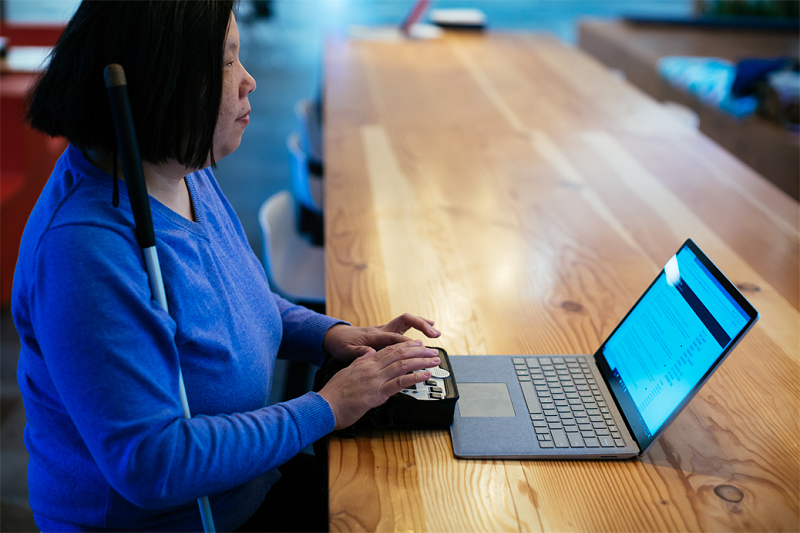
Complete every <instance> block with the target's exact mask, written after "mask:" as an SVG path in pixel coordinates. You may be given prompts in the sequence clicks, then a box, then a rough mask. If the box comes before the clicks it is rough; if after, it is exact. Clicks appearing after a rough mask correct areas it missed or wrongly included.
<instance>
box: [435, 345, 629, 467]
mask: <svg viewBox="0 0 800 533" xmlns="http://www.w3.org/2000/svg"><path fill="white" fill-rule="evenodd" d="M543 357H544V358H552V357H562V358H566V359H570V360H571V361H576V360H577V361H585V363H586V366H587V367H588V368H589V369H590V370H591V372H592V374H593V375H594V378H595V382H596V384H597V386H598V389H599V390H600V392H601V393H602V395H603V399H604V400H605V404H606V406H607V408H608V411H609V413H610V414H611V416H612V417H613V421H614V424H615V425H616V427H617V428H618V431H619V433H620V434H621V436H622V440H623V441H624V446H614V447H601V446H597V447H588V446H582V447H572V446H569V447H557V446H553V445H552V444H549V445H547V446H552V447H543V446H540V441H539V440H538V438H537V433H536V428H535V427H534V424H533V422H532V417H531V413H529V408H528V405H527V404H526V402H525V397H524V396H523V392H522V388H521V386H520V383H519V381H518V379H517V372H516V371H515V366H514V363H513V362H514V361H515V360H517V361H519V359H518V358H523V359H525V360H527V359H530V358H536V359H537V360H543V359H542V358H543ZM450 363H451V365H452V367H453V373H454V375H455V376H457V377H458V389H459V395H460V398H459V401H458V404H457V405H456V410H455V416H454V418H453V424H452V426H450V435H451V437H452V441H453V451H454V453H455V455H456V456H457V457H462V458H465V459H627V458H630V457H634V456H636V455H638V454H639V452H640V450H639V447H638V446H637V445H636V442H635V440H634V439H633V438H632V437H631V435H630V433H629V431H628V428H627V426H626V425H625V421H624V420H623V418H622V416H621V415H620V413H619V411H618V410H617V407H616V404H615V403H614V400H613V399H612V397H611V394H610V393H609V391H608V389H607V387H606V385H605V382H604V381H603V378H602V376H601V375H600V371H599V370H598V369H597V367H596V365H595V362H594V358H593V357H591V356H586V355H579V356H576V355H562V356H558V355H553V356H539V357H536V356H530V355H525V356H511V355H462V356H458V355H451V356H450ZM462 410H463V411H464V412H463V413H462ZM538 418H541V417H538ZM592 444H593V443H592Z"/></svg>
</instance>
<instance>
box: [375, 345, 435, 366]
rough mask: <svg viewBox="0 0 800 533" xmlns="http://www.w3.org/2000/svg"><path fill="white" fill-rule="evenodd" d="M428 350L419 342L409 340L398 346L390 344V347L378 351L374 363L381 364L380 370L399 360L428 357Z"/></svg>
mask: <svg viewBox="0 0 800 533" xmlns="http://www.w3.org/2000/svg"><path fill="white" fill-rule="evenodd" d="M428 350H429V348H425V347H424V346H423V345H422V341H421V340H419V339H416V340H410V341H406V342H402V343H399V344H392V345H391V346H386V347H384V348H383V349H381V350H378V354H377V356H376V361H380V362H381V368H386V367H387V366H389V365H390V364H392V363H394V362H395V361H397V360H400V359H410V358H414V357H425V356H428V355H429V354H428V353H427V351H428Z"/></svg>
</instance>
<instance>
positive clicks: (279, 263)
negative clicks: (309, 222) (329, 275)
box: [258, 191, 325, 303]
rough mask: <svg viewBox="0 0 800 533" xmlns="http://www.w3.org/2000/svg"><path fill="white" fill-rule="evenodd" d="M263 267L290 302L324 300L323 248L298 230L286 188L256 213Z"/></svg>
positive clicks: (281, 293) (275, 286)
mask: <svg viewBox="0 0 800 533" xmlns="http://www.w3.org/2000/svg"><path fill="white" fill-rule="evenodd" d="M258 222H259V225H260V226H261V236H262V244H263V247H264V251H263V261H264V270H265V271H266V273H267V279H268V280H269V284H270V287H271V288H272V290H273V291H275V292H276V293H278V294H279V295H280V296H283V297H284V298H286V299H287V300H290V301H292V302H309V303H324V302H325V249H324V248H323V247H322V246H313V245H311V244H310V243H309V242H308V241H307V240H306V239H304V238H303V236H302V235H301V234H300V233H299V232H298V231H297V220H296V214H295V206H294V199H293V198H292V195H291V193H289V191H281V192H279V193H276V194H275V195H273V196H271V197H270V198H269V199H268V200H267V201H266V202H264V203H263V204H262V205H261V208H260V209H259V212H258Z"/></svg>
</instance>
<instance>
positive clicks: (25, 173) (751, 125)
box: [0, 0, 800, 531]
mask: <svg viewBox="0 0 800 533" xmlns="http://www.w3.org/2000/svg"><path fill="white" fill-rule="evenodd" d="M414 3H415V2H414V1H413V0H273V1H248V0H241V2H240V6H239V16H238V19H239V30H240V35H241V54H240V58H241V61H242V63H243V64H244V65H245V67H246V68H247V69H248V70H249V71H250V73H251V74H252V75H253V77H254V78H255V79H256V82H257V84H258V88H257V89H256V91H255V92H254V93H253V94H252V95H250V102H251V105H252V113H251V116H250V117H251V121H250V125H249V127H248V128H247V131H246V133H245V135H244V138H243V140H242V144H241V146H240V148H239V150H238V151H237V152H235V153H234V154H233V155H231V156H229V157H227V158H226V159H224V160H223V161H221V162H219V164H218V168H217V170H216V176H217V178H218V180H219V182H220V185H221V187H222V189H223V191H224V193H225V194H226V196H227V197H228V199H229V200H230V202H231V204H232V205H233V207H234V209H235V210H236V212H237V213H238V215H239V217H240V219H241V221H242V224H243V225H244V228H245V231H246V232H247V236H248V239H249V241H250V244H251V246H252V248H253V250H254V252H255V253H256V254H257V255H258V256H259V257H261V254H262V234H261V228H260V225H259V219H258V215H259V209H260V207H261V206H262V204H263V203H264V202H265V200H267V199H268V198H270V197H272V196H273V195H274V194H276V193H278V192H279V191H283V190H289V191H293V192H294V190H293V189H294V188H295V187H296V185H295V184H294V182H293V180H292V173H293V172H295V171H296V169H293V167H292V165H293V164H296V163H297V161H296V158H295V159H292V156H291V155H290V152H289V150H288V149H287V139H288V138H289V137H290V135H292V134H293V133H296V132H299V133H301V138H302V137H303V135H302V133H303V132H302V130H304V129H305V130H306V132H305V137H307V136H308V131H307V129H308V128H309V127H311V128H312V129H313V128H315V127H316V128H317V129H319V128H320V126H319V123H318V122H315V121H313V120H312V121H311V122H312V123H311V125H310V126H309V120H308V119H309V117H308V116H306V118H305V123H304V122H303V119H302V117H300V119H299V118H298V113H297V111H298V108H297V104H298V102H302V101H305V102H308V103H309V104H310V107H309V108H308V109H311V110H312V113H313V112H314V110H317V109H318V104H319V101H320V98H321V95H322V85H321V84H322V78H323V64H322V57H323V50H324V46H325V40H326V38H327V37H328V36H330V35H331V34H341V35H345V34H347V33H348V31H350V28H351V27H352V26H353V25H359V26H373V27H378V26H391V27H397V26H399V25H400V24H401V22H402V21H403V20H404V19H405V18H406V17H407V16H408V14H409V12H410V11H411V9H412V7H413V6H414ZM77 4H78V2H76V1H73V0H2V1H1V2H0V16H2V22H3V28H2V31H0V36H2V37H3V39H2V45H3V46H2V61H3V64H2V73H3V74H2V77H0V92H2V98H3V100H2V108H0V118H2V131H0V149H1V150H2V153H0V177H2V183H0V193H2V206H0V214H2V222H0V228H2V231H3V233H2V243H1V244H2V250H1V251H0V254H2V255H0V259H2V267H0V273H2V277H3V296H2V324H1V325H2V330H0V335H2V338H1V340H2V354H1V357H0V391H1V392H2V403H1V404H0V407H1V408H2V409H0V414H1V415H2V418H1V420H0V422H1V424H2V428H1V429H2V432H1V433H0V461H1V462H0V505H1V506H2V507H1V508H0V531H36V530H37V529H36V526H35V524H34V522H33V519H32V514H31V512H30V508H29V507H28V503H27V483H26V465H27V453H26V452H25V448H24V443H23V438H22V434H23V428H24V424H25V412H24V408H23V405H22V401H21V398H20V396H19V389H18V387H17V384H16V364H17V359H18V354H19V339H18V337H17V335H16V331H15V329H14V325H13V322H12V320H11V317H10V312H9V309H8V298H9V290H10V280H11V276H12V274H13V266H14V261H15V259H16V249H17V248H18V246H19V236H20V235H21V231H22V228H23V227H24V223H25V220H26V219H27V213H29V212H30V209H31V208H32V206H33V203H34V202H35V200H36V197H37V196H38V193H39V191H40V190H41V187H42V186H43V183H44V181H46V179H47V176H48V175H49V169H52V165H53V163H54V161H55V159H56V158H57V157H58V155H59V154H60V153H61V151H63V149H64V146H65V145H64V143H63V141H61V140H50V139H45V138H42V137H41V136H37V135H36V134H33V133H32V132H30V131H28V130H27V129H26V128H25V127H24V126H23V125H22V124H21V122H20V120H19V113H20V110H21V107H20V106H21V98H22V95H24V90H25V87H26V86H27V84H28V83H29V82H30V80H31V77H32V76H35V72H36V71H37V70H40V69H41V68H42V61H43V60H44V59H45V58H46V53H47V50H48V48H47V47H48V46H52V44H53V43H54V42H55V40H56V39H57V37H58V34H59V32H60V29H61V28H63V25H64V24H65V23H66V21H67V20H69V18H70V16H71V15H72V13H73V12H74V11H75V9H76V7H77ZM798 5H800V3H799V2H797V1H795V0H786V1H766V0H759V1H744V0H738V1H734V0H731V1H725V2H719V1H711V0H709V1H698V0H483V1H471V0H437V1H434V2H433V3H432V5H431V8H432V9H446V8H471V9H477V10H480V12H482V13H483V15H485V28H484V31H518V32H537V33H548V34H551V35H553V36H554V37H556V38H558V39H560V40H561V41H563V42H566V43H568V44H570V45H572V46H576V47H581V48H582V49H583V50H584V51H586V52H587V53H589V54H590V55H593V56H594V57H595V58H596V59H598V60H599V61H601V62H603V63H605V64H606V65H607V66H608V67H609V68H611V69H612V70H614V71H615V73H616V74H617V75H618V76H619V77H620V78H622V79H626V80H627V81H628V82H630V83H633V84H635V85H637V86H638V87H639V88H640V89H642V90H643V91H645V92H648V93H650V94H651V95H652V96H653V97H654V98H656V99H658V100H660V101H665V102H666V103H665V105H666V106H668V107H669V108H670V109H672V110H674V112H675V113H677V114H679V115H680V116H681V117H682V118H683V119H684V120H686V121H687V122H689V123H692V124H693V125H694V126H695V127H698V128H700V129H701V130H703V131H704V132H705V133H706V134H707V135H709V136H710V137H712V138H713V139H714V140H716V141H717V142H718V143H719V144H721V145H723V146H724V147H726V148H727V149H728V150H730V151H732V152H733V153H734V154H735V155H737V156H738V157H740V158H741V159H742V160H743V161H745V163H747V164H748V165H750V166H752V167H753V168H754V169H756V170H757V171H758V172H759V173H761V174H762V175H764V176H765V177H766V178H767V179H770V180H771V181H773V182H774V183H775V184H776V185H777V186H778V187H780V188H781V189H783V190H784V191H785V192H786V193H787V194H789V195H790V196H793V197H795V198H797V196H798V191H797V189H798V185H797V182H798V178H797V173H798V160H797V145H798V142H797V118H796V114H797V94H796V93H797V90H798V83H797V81H796V78H792V77H791V76H789V77H788V78H787V77H786V76H783V78H787V79H788V81H783V82H781V81H780V80H779V81H778V82H774V83H773V82H772V81H771V78H768V77H766V76H769V75H772V74H774V72H775V71H779V72H794V71H795V70H796V57H797V54H798ZM625 20H627V22H625ZM422 21H423V22H425V21H426V18H425V17H423V19H422ZM686 56H694V57H695V58H700V57H716V58H719V59H722V60H724V61H726V62H728V63H729V65H728V66H727V70H725V68H724V67H725V65H726V64H727V63H722V70H720V69H719V68H717V67H719V65H720V63H713V64H711V63H698V62H697V61H692V62H689V63H687V62H686V61H683V62H681V61H680V60H678V59H672V60H668V59H671V58H676V57H678V58H681V57H684V58H685V57H686ZM743 58H749V59H761V60H766V59H769V60H780V61H783V62H782V63H775V64H772V70H769V69H767V71H765V72H766V74H763V73H762V75H760V76H758V75H757V74H758V73H759V72H761V71H763V70H764V68H766V67H765V65H764V64H763V63H758V62H757V63H756V64H755V67H754V68H756V73H755V74H753V75H752V76H751V78H752V79H750V78H745V79H744V80H743V81H742V80H741V79H740V80H739V81H740V82H742V83H743V82H747V81H750V82H751V83H750V84H749V85H747V84H745V85H746V86H745V88H744V89H743V91H742V93H741V94H736V95H733V94H732V93H731V86H732V84H733V82H734V81H735V80H736V79H737V73H738V74H739V75H741V74H742V68H741V63H740V61H741V60H742V59H743ZM793 60H794V61H795V63H794V64H793V63H792V61H793ZM759 68H760V69H761V70H758V69H759ZM715 69H716V70H715ZM748 72H750V71H748ZM726 76H727V77H726ZM712 78H713V80H717V81H719V80H720V79H723V82H722V83H723V87H722V90H721V92H720V88H719V86H718V85H714V83H712V82H711V81H709V80H710V79H712ZM698 80H699V81H698ZM704 80H705V81H704ZM754 80H755V81H754ZM781 83H783V85H781ZM715 91H716V92H715ZM792 105H794V107H792ZM314 116H315V117H316V119H317V120H319V118H320V117H319V116H318V115H314ZM312 118H313V117H312ZM317 133H319V131H318V132H317ZM300 148H301V150H302V149H306V150H308V149H310V148H309V147H308V146H300ZM305 155H306V156H315V157H308V159H309V160H310V164H307V167H305V168H307V169H308V171H309V173H310V174H312V175H313V174H315V173H316V174H321V173H322V172H323V169H322V161H321V158H322V154H305ZM316 159H320V161H316ZM306 163H309V162H306ZM312 181H313V180H312ZM312 211H313V206H312ZM317 214H319V215H321V213H317ZM311 215H312V216H311V224H312V225H313V224H314V223H315V222H314V217H313V215H314V213H311ZM316 223H319V221H317V222H316ZM312 233H313V231H312ZM317 237H318V236H317ZM307 240H308V239H307ZM314 240H315V239H314V238H313V236H312V238H311V241H314ZM313 244H314V243H313V242H312V245H313ZM317 244H319V240H318V239H317ZM323 289H324V287H323ZM323 294H324V292H323ZM317 303H318V304H319V302H317ZM322 309H324V300H323V302H322ZM282 372H284V373H290V372H291V371H290V370H288V369H283V370H282ZM303 372H305V373H303V375H304V376H306V377H305V378H303V379H305V380H306V381H307V379H306V378H307V375H308V374H307V371H303ZM289 381H290V382H291V379H290V380H289ZM285 382H286V379H285V376H284V375H279V376H276V386H275V391H274V393H273V397H272V401H279V400H281V399H283V398H286V397H290V396H291V395H292V394H293V391H289V390H287V389H288V388H289V387H291V384H290V385H289V386H285V385H284V383H285Z"/></svg>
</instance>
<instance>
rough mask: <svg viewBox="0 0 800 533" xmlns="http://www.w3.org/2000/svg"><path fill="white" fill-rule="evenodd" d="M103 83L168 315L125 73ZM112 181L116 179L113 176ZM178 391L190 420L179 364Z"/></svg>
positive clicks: (205, 514) (207, 520)
mask: <svg viewBox="0 0 800 533" xmlns="http://www.w3.org/2000/svg"><path fill="white" fill-rule="evenodd" d="M103 75H104V77H105V80H106V89H107V91H108V99H109V102H110V103H111V115H112V117H113V119H114V129H115V130H116V132H117V144H118V145H119V152H120V156H121V158H122V171H123V173H124V175H125V183H126V185H127V188H128V197H129V198H130V199H131V210H132V211H133V221H134V224H135V226H136V240H137V241H138V242H139V246H141V247H142V251H143V252H144V260H145V263H146V264H147V274H148V276H149V277H150V290H151V291H152V292H153V298H155V300H156V301H157V302H158V303H159V305H161V307H162V308H163V309H164V311H166V312H167V313H169V309H168V308H167V295H166V293H165V292H164V280H163V278H162V277H161V267H160V266H159V264H158V252H156V236H155V232H154V231H153V217H152V215H151V213H150V200H149V199H148V195H147V184H146V183H145V181H144V172H143V171H142V160H141V158H140V157H139V144H138V142H137V141H136V131H135V130H134V127H133V117H132V115H131V106H130V102H129V100H128V86H127V82H126V81H125V71H124V70H123V68H122V67H121V66H120V65H118V64H116V63H112V64H111V65H108V66H107V67H106V68H105V69H103ZM115 172H116V169H115ZM114 179H117V177H116V176H114ZM178 389H179V391H180V397H181V406H182V407H183V416H184V417H185V418H191V417H192V414H191V413H190V412H189V400H188V399H187V398H186V388H185V387H184V384H183V373H182V372H181V369H180V363H178ZM197 504H198V505H199V506H200V517H201V519H202V520H203V530H204V531H206V533H213V532H215V531H216V529H215V527H214V518H213V517H212V516H211V505H210V504H209V502H208V496H202V497H201V498H198V499H197Z"/></svg>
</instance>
